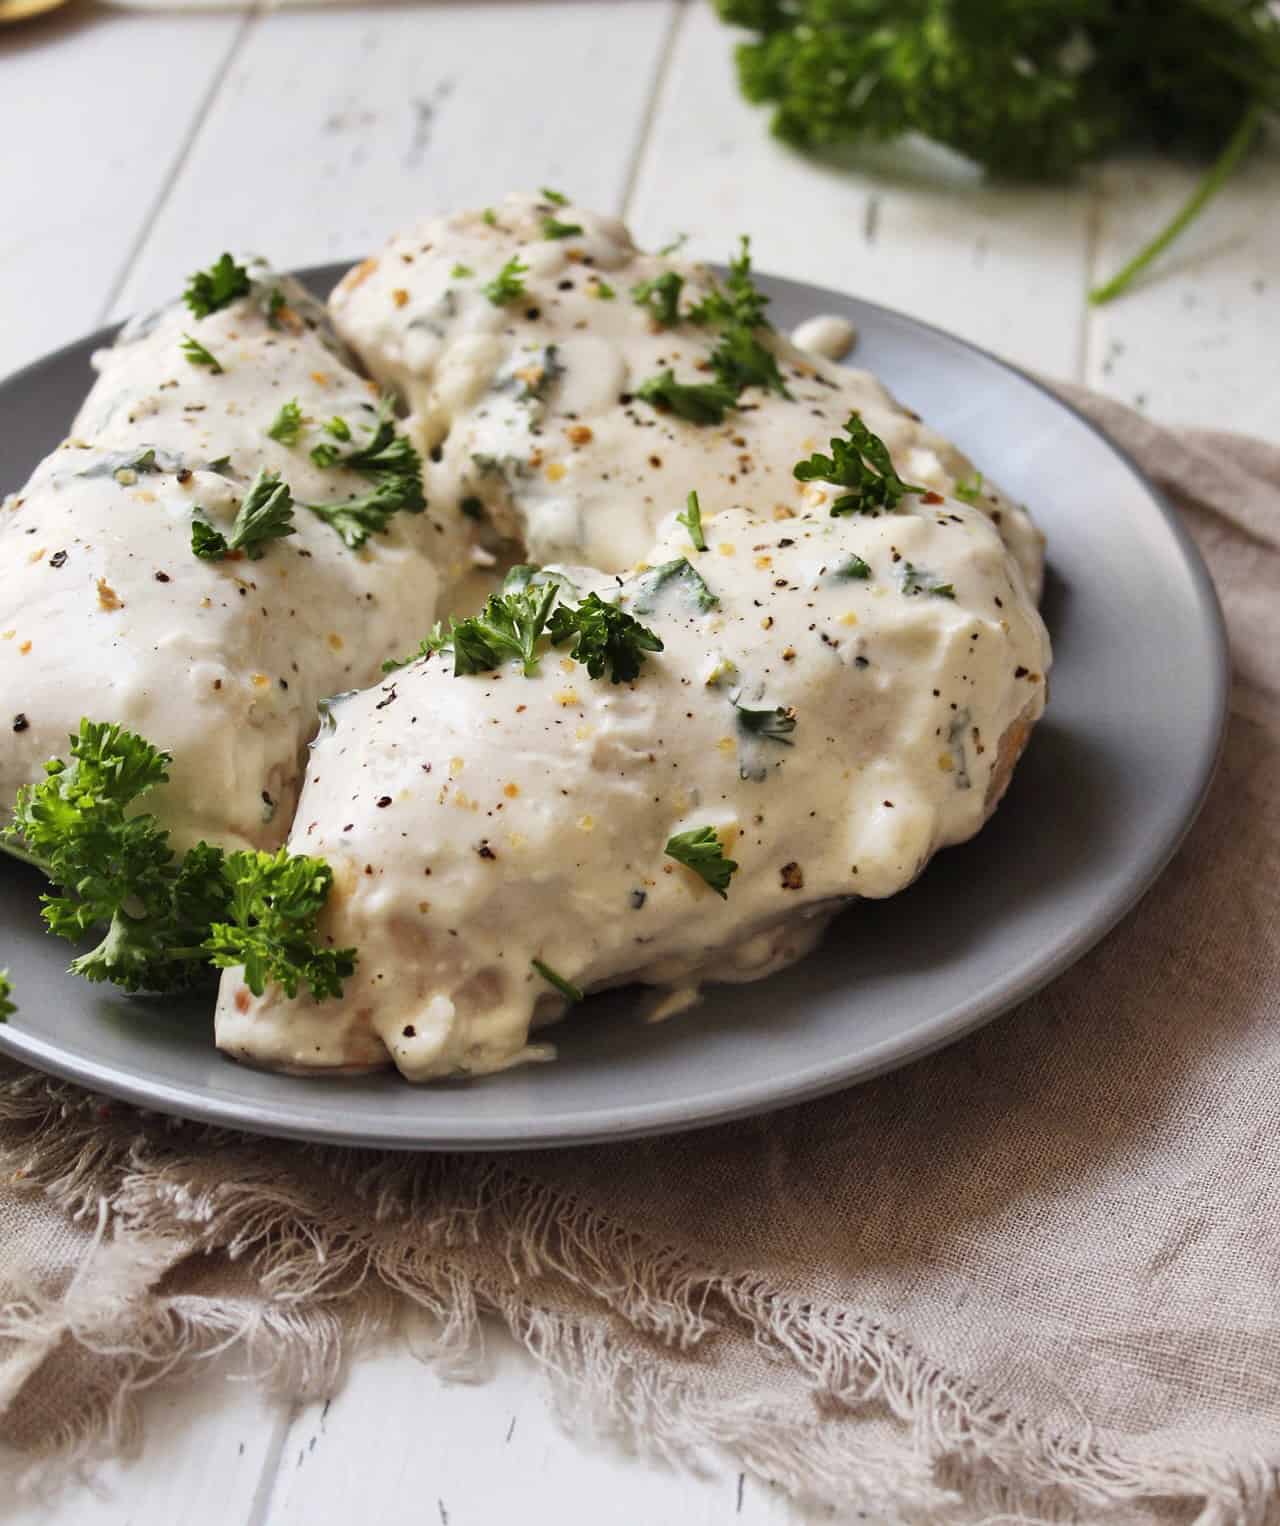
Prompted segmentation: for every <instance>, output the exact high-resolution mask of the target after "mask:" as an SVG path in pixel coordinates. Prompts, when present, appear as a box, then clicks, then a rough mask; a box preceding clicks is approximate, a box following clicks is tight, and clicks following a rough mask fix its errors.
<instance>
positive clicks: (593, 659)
mask: <svg viewBox="0 0 1280 1526" xmlns="http://www.w3.org/2000/svg"><path fill="white" fill-rule="evenodd" d="M570 587H571V585H570V584H569V583H568V581H567V579H565V578H562V577H561V576H560V575H559V574H557V573H535V572H533V570H532V569H531V568H528V567H513V568H512V570H511V572H510V573H509V574H508V576H507V579H506V581H505V582H504V584H503V587H502V591H501V592H500V593H495V594H490V596H489V598H488V599H487V600H486V601H485V606H484V608H483V609H482V610H481V611H480V613H479V614H478V615H472V616H470V617H469V618H468V619H465V620H457V619H452V620H450V621H449V623H448V626H447V627H446V626H445V625H444V624H443V623H441V622H440V621H437V622H436V624H435V626H434V628H433V629H432V630H431V632H430V634H429V635H427V636H426V637H425V638H424V639H423V640H422V642H421V643H420V644H419V646H418V650H417V652H415V653H414V654H413V655H412V656H409V657H406V658H401V659H392V660H390V661H388V662H384V663H383V665H382V670H383V672H384V673H389V672H392V671H394V670H395V669H396V668H402V667H404V666H405V665H406V664H407V663H410V662H414V661H416V660H418V659H419V658H422V657H428V656H431V655H433V654H434V653H436V652H444V651H452V653H453V675H454V677H455V678H462V677H466V676H467V675H469V674H472V673H489V672H492V671H493V670H494V669H495V668H498V667H501V666H502V664H503V663H504V662H510V661H513V660H514V661H516V662H519V663H520V665H521V669H522V671H523V673H524V676H525V677H526V678H532V677H533V676H534V674H535V673H537V671H538V661H539V655H540V654H539V651H538V647H539V644H540V642H541V641H542V639H543V637H546V639H547V640H548V641H549V643H550V644H551V645H552V646H555V647H560V646H568V647H569V651H568V653H567V655H568V656H569V657H570V658H572V659H573V661H574V662H579V663H581V664H582V665H583V667H585V668H586V670H587V672H588V674H589V675H590V676H591V677H592V678H602V677H604V675H605V673H606V672H607V673H608V676H609V681H610V683H615V684H619V683H630V682H632V681H633V680H634V679H636V678H638V677H639V676H640V669H641V667H642V665H643V664H644V661H645V658H646V657H647V655H648V654H649V653H650V652H660V651H662V649H663V645H662V641H661V639H660V638H659V637H658V636H657V635H656V634H655V633H654V632H653V631H651V630H649V629H648V627H647V626H644V625H641V624H640V622H639V621H638V620H636V619H635V618H633V617H632V616H631V615H629V614H627V613H626V612H625V611H623V610H621V609H619V608H618V607H617V605H615V604H608V603H606V602H605V601H604V600H603V599H601V598H600V596H599V595H598V594H594V593H591V594H588V595H587V597H586V598H585V599H582V600H580V601H579V602H578V603H577V604H574V605H570V604H568V603H564V602H562V603H560V604H559V606H558V607H557V600H561V599H563V597H564V595H565V593H566V592H567V591H568V590H569V589H570Z"/></svg>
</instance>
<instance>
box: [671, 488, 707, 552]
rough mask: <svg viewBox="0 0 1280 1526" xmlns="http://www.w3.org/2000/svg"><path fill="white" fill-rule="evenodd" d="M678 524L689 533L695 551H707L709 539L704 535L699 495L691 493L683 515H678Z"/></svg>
mask: <svg viewBox="0 0 1280 1526" xmlns="http://www.w3.org/2000/svg"><path fill="white" fill-rule="evenodd" d="M676 523H677V524H682V525H683V526H684V527H685V529H686V530H688V532H689V539H690V540H691V541H692V542H693V549H694V550H695V551H705V550H706V549H707V538H706V536H705V535H703V533H702V505H701V504H700V503H699V502H698V495H697V493H690V494H689V497H688V500H687V502H686V505H685V511H684V513H683V514H677V515H676Z"/></svg>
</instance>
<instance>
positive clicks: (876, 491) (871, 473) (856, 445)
mask: <svg viewBox="0 0 1280 1526" xmlns="http://www.w3.org/2000/svg"><path fill="white" fill-rule="evenodd" d="M844 429H845V434H846V436H847V438H846V439H843V440H841V439H833V440H832V441H831V454H830V455H829V456H824V455H821V454H820V453H819V452H817V451H815V452H814V454H813V455H811V456H810V457H809V458H808V460H806V461H797V462H796V464H795V468H794V474H795V476H796V478H797V480H798V481H800V482H829V483H831V484H832V486H834V487H847V488H849V489H851V491H850V492H848V493H843V494H841V496H840V497H839V498H837V499H836V500H835V502H834V503H833V504H832V505H831V513H832V516H833V517H838V516H840V515H842V514H870V515H873V516H874V515H877V514H884V513H888V512H890V511H892V510H893V509H896V508H897V506H898V504H899V503H901V501H902V499H903V497H904V496H905V495H906V494H907V493H923V492H925V491H926V489H925V488H922V487H917V486H915V485H913V484H912V483H910V482H904V481H903V480H902V478H901V477H899V476H898V473H897V471H896V470H895V468H894V465H893V461H892V460H891V459H890V456H889V447H888V446H887V445H886V444H885V443H884V441H883V440H882V439H881V438H880V436H879V435H874V434H872V433H871V431H870V430H869V429H868V428H867V426H866V425H865V424H864V423H863V422H862V420H861V419H860V418H859V417H858V415H857V414H856V413H851V414H850V415H849V418H848V421H847V422H846V424H845V426H844Z"/></svg>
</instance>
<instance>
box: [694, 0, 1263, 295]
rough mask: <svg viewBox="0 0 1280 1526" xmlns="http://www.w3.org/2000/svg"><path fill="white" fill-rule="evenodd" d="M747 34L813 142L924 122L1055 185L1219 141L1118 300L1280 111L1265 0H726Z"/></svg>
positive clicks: (742, 64) (984, 159)
mask: <svg viewBox="0 0 1280 1526" xmlns="http://www.w3.org/2000/svg"><path fill="white" fill-rule="evenodd" d="M716 6H717V9H718V10H719V12H720V15H721V16H722V18H723V19H724V20H725V21H728V22H731V23H733V24H735V25H738V26H743V27H746V28H748V29H749V30H750V31H752V32H753V33H755V34H756V35H755V37H754V39H753V40H751V41H749V42H745V43H743V44H741V45H740V46H739V47H738V50H737V59H738V77H739V81H740V83H741V86H742V91H743V94H744V95H745V96H746V97H747V98H748V100H752V101H757V102H763V103H767V104H769V105H771V106H772V107H773V119H772V126H773V131H774V132H775V133H776V134H777V135H778V136H779V137H781V138H783V139H785V140H786V141H787V142H789V143H792V144H794V145H796V146H798V147H800V148H805V149H825V148H831V147H835V146H841V145H846V144H855V145H856V144H862V143H874V142H882V141H885V140H887V139H890V138H896V137H898V136H899V135H900V134H902V133H906V132H920V133H923V134H924V135H925V136H927V137H930V138H934V139H936V140H937V141H938V142H941V143H944V144H946V145H947V146H948V147H950V148H952V149H955V150H957V151H958V152H960V153H961V154H964V155H966V156H967V157H968V158H970V159H972V160H974V161H976V162H977V163H978V164H980V165H982V166H984V167H985V168H986V169H988V170H989V171H991V173H992V174H994V175H997V176H1002V177H1006V178H1013V179H1025V180H1057V179H1063V178H1065V177H1067V176H1070V175H1071V174H1072V173H1073V172H1074V171H1076V170H1077V169H1078V168H1079V167H1080V166H1081V165H1082V164H1084V163H1086V162H1088V161H1089V160H1093V159H1097V158H1100V157H1101V156H1103V155H1105V154H1108V153H1111V152H1112V151H1114V150H1117V149H1120V148H1124V147H1126V146H1129V145H1134V144H1138V145H1141V144H1147V145H1154V146H1155V147H1157V148H1160V149H1165V150H1171V151H1174V152H1184V151H1186V152H1191V153H1195V154H1212V153H1217V152H1221V153H1222V158H1221V159H1220V161H1219V163H1218V164H1217V165H1215V166H1214V168H1213V169H1212V170H1211V171H1210V172H1209V174H1208V176H1207V177H1206V179H1205V181H1204V182H1203V184H1202V186H1201V188H1200V190H1199V191H1198V192H1197V194H1196V196H1195V197H1193V198H1192V201H1191V202H1190V203H1189V204H1188V206H1187V208H1185V209H1184V211H1183V213H1181V214H1179V217H1178V218H1177V219H1175V220H1174V223H1173V224H1171V225H1170V228H1169V229H1167V230H1166V231H1165V233H1164V234H1162V235H1161V237H1160V238H1159V239H1157V240H1156V241H1155V242H1154V244H1153V245H1151V246H1149V247H1148V249H1147V250H1144V251H1143V252H1142V254H1141V255H1139V256H1138V258H1137V259H1135V260H1134V261H1132V262H1131V264H1130V265H1129V266H1128V267H1126V269H1125V270H1124V271H1122V272H1121V274H1120V276H1119V277H1117V278H1116V280H1114V281H1112V282H1110V283H1108V285H1107V286H1106V287H1103V288H1101V289H1100V291H1099V292H1098V293H1095V299H1096V300H1105V299H1106V298H1107V297H1110V296H1114V295H1116V294H1117V293H1118V292H1119V291H1120V290H1122V289H1123V287H1124V286H1125V285H1127V284H1128V282H1129V281H1130V280H1131V279H1132V277H1133V276H1134V275H1135V274H1136V273H1137V271H1138V270H1139V269H1141V268H1142V266H1143V265H1144V264H1146V263H1149V261H1150V259H1151V258H1153V257H1154V254H1155V253H1158V252H1159V250H1160V249H1161V248H1163V247H1166V246H1167V244H1168V243H1169V242H1171V241H1172V238H1173V237H1174V236H1176V234H1177V233H1178V232H1180V231H1181V229H1182V228H1183V227H1185V226H1186V223H1188V222H1189V221H1190V220H1191V218H1192V217H1194V216H1195V214H1196V213H1197V212H1198V211H1199V209H1200V207H1202V206H1203V205H1204V202H1205V201H1207V200H1208V199H1209V196H1211V195H1212V194H1213V192H1214V191H1215V190H1216V189H1217V188H1218V186H1219V185H1220V184H1221V183H1222V181H1223V180H1224V179H1225V178H1226V176H1227V175H1228V174H1229V173H1230V172H1231V170H1232V169H1233V168H1234V166H1235V163H1236V162H1237V161H1238V160H1239V158H1240V157H1241V155H1242V154H1243V152H1244V150H1245V149H1246V148H1247V147H1248V145H1249V143H1250V142H1251V140H1252V139H1253V137H1254V136H1255V134H1256V132H1257V129H1258V126H1259V125H1260V120H1261V117H1262V115H1263V113H1264V112H1266V111H1275V110H1276V109H1277V108H1280V20H1278V19H1277V16H1276V13H1275V12H1274V10H1273V9H1272V8H1271V6H1270V5H1269V4H1268V3H1267V0H1040V3H1037V4H1034V5H1031V4H1027V3H1026V0H716Z"/></svg>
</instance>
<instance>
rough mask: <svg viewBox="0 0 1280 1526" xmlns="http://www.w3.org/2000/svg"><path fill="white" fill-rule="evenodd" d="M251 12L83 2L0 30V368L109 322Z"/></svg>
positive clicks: (22, 361)
mask: <svg viewBox="0 0 1280 1526" xmlns="http://www.w3.org/2000/svg"><path fill="white" fill-rule="evenodd" d="M244 21H245V18H244V17H243V16H242V15H240V14H237V13H236V12H234V11H230V12H223V13H221V14H218V15H205V16H175V15H166V16H141V15H129V14H112V13H110V12H101V11H87V10H82V9H76V10H72V11H66V12H62V13H60V14H58V15H57V16H51V17H49V18H47V19H46V20H44V21H41V22H39V23H35V24H32V25H30V26H29V27H27V28H23V29H21V30H17V31H12V32H10V31H6V32H5V33H4V35H3V37H0V60H2V61H3V62H2V64H0V67H2V68H3V72H4V89H3V96H2V97H0V124H2V126H3V134H4V140H5V150H4V153H3V154H0V207H3V209H4V212H3V226H2V231H0V289H3V291H4V299H3V303H2V304H0V314H2V315H3V321H0V375H3V374H7V373H8V372H9V371H12V370H15V369H16V368H17V367H18V366H20V365H25V364H26V363H27V362H28V361H31V360H35V359H37V357H39V356H40V355H43V354H45V353H47V352H48V351H49V350H52V349H56V348H57V346H59V345H61V344H66V343H67V342H68V341H69V340H72V339H75V338H77V337H79V335H81V334H83V333H85V332H86V331H87V330H89V329H92V328H93V327H95V325H97V324H99V323H101V322H102V321H103V317H104V311H105V308H106V306H107V304H108V302H109V300H110V298H111V296H112V293H113V292H114V290H115V288H116V286H117V285H118V283H119V281H120V279H121V276H122V275H123V273H124V270H125V268H126V266H127V265H128V263H129V260H130V258H131V256H132V253H133V250H134V247H135V245H136V242H137V240H138V238H139V237H140V236H141V234H142V233H143V231H144V230H145V228H146V226H147V224H148V221H149V219H150V216H151V213H152V211H153V209H154V208H155V206H156V203H157V202H158V200H159V199H160V197H161V196H162V194H163V192H164V188H165V186H166V185H167V183H168V181H169V178H170V176H171V175H172V174H173V173H174V171H175V169H176V168H177V166H178V164H179V163H180V162H181V160H182V157H183V153H184V151H185V147H186V142H187V139H188V136H189V134H190V131H191V129H192V127H193V125H194V124H195V123H196V122H197V121H198V120H199V117H200V115H201V113H202V112H203V110H204V107H205V105H206V102H207V99H208V96H209V93H210V91H211V90H212V89H214V88H215V87H216V85H217V82H218V80H219V79H220V77H221V72H222V69H223V66H224V64H225V62H226V59H227V57H228V55H229V53H230V52H231V50H232V48H233V47H234V45H235V43H236V40H237V38H238V37H239V35H240V33H241V30H242V27H243V26H244ZM144 79H145V81H146V88H145V89H140V88H132V87H131V85H130V82H131V81H139V80H144Z"/></svg>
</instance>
